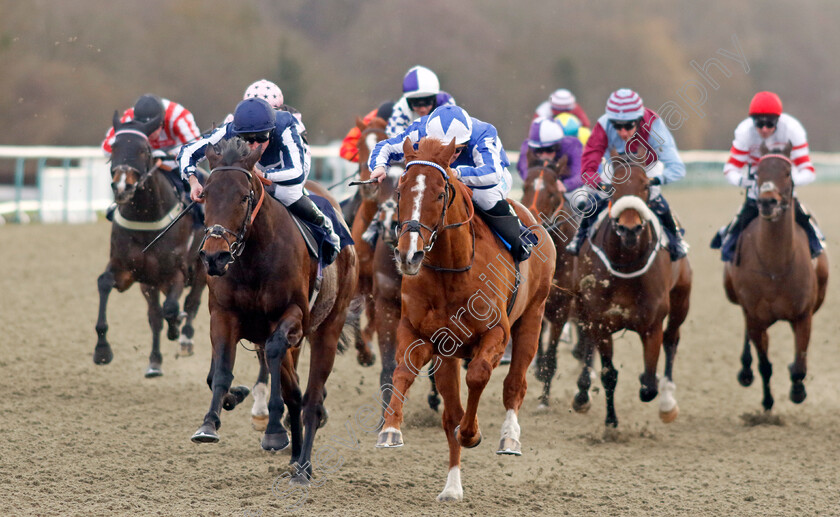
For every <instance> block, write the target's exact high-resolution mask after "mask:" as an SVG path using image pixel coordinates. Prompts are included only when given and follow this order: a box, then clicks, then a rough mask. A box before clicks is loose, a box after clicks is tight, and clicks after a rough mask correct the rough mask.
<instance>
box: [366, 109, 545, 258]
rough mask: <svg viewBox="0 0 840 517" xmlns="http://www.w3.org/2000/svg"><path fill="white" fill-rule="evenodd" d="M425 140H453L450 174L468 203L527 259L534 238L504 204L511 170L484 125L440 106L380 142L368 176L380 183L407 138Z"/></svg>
mask: <svg viewBox="0 0 840 517" xmlns="http://www.w3.org/2000/svg"><path fill="white" fill-rule="evenodd" d="M425 137H429V138H434V139H437V140H440V141H441V142H442V143H443V144H444V145H446V144H448V143H449V142H451V141H452V139H453V138H454V139H455V154H453V155H452V160H451V161H450V164H449V165H450V168H451V169H450V170H452V171H453V172H454V173H455V175H456V176H457V177H458V179H460V180H461V181H462V182H463V183H464V184H465V185H467V186H468V187H470V189H471V190H472V191H473V197H472V201H473V203H474V204H475V205H476V206H477V207H478V208H479V209H480V210H482V211H483V212H484V213H485V214H486V215H489V216H490V217H485V220H486V221H487V223H488V224H489V225H491V226H492V228H493V229H494V230H495V231H496V232H497V233H498V234H499V235H500V236H501V237H502V238H503V239H504V240H505V241H506V242H508V243H510V245H511V254H512V255H513V259H514V260H515V261H522V260H525V259H527V258H528V257H529V256H530V254H531V247H532V246H533V245H534V244H535V243H536V242H535V239H534V236H533V235H532V234H531V233H530V232H529V231H528V230H527V229H525V230H523V228H522V224H521V222H520V221H519V218H518V217H517V216H516V213H515V212H514V211H513V209H512V208H511V206H510V204H509V203H508V202H507V200H506V199H505V198H506V197H507V194H508V192H510V185H511V181H512V180H511V176H510V172H509V171H508V170H507V166H508V165H510V162H509V161H508V158H507V154H505V150H504V147H502V142H501V141H500V140H499V136H498V133H497V132H496V128H495V127H493V126H492V125H490V124H488V123H487V122H482V121H480V120H478V119H475V118H472V117H470V116H469V115H468V114H467V112H466V111H464V110H463V109H462V108H459V107H458V106H441V107H439V108H436V109H435V110H434V111H433V112H432V113H431V114H430V115H426V116H424V117H421V118H419V119H417V120H415V121H414V122H412V124H411V125H410V126H408V128H407V129H406V130H405V131H403V132H402V133H401V134H399V135H397V136H395V137H393V138H389V139H387V140H382V141H381V142H379V143H378V144H376V147H375V148H374V150H373V152H371V154H370V162H369V163H368V166H369V167H370V170H371V171H373V172H371V175H370V177H371V178H372V179H375V180H377V181H382V178H384V177H385V175H386V173H387V169H388V165H389V164H390V163H391V162H394V161H400V160H402V159H403V148H402V146H403V142H404V141H405V139H406V138H408V139H410V140H411V142H413V143H414V144H416V143H417V142H418V141H420V139H422V138H425Z"/></svg>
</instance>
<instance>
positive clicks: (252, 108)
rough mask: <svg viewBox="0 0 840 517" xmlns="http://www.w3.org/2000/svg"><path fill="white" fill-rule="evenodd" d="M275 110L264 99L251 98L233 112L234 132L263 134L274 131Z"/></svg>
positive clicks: (238, 105) (238, 133)
mask: <svg viewBox="0 0 840 517" xmlns="http://www.w3.org/2000/svg"><path fill="white" fill-rule="evenodd" d="M274 126H275V112H274V108H272V107H271V105H270V104H269V103H268V102H266V101H265V100H264V99H259V98H253V97H252V98H249V99H245V100H243V101H242V102H240V103H239V104H237V105H236V110H234V112H233V132H234V133H235V134H237V135H240V134H242V133H262V132H265V131H269V130H271V129H274Z"/></svg>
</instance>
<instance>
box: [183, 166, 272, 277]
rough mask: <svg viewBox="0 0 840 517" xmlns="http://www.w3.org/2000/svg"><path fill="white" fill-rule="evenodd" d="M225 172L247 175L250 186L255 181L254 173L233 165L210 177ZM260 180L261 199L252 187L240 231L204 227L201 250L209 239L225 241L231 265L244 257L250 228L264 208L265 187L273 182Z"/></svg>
mask: <svg viewBox="0 0 840 517" xmlns="http://www.w3.org/2000/svg"><path fill="white" fill-rule="evenodd" d="M224 170H231V171H239V172H242V173H243V174H245V175H246V176H247V177H248V180H249V182H248V183H249V185H250V184H251V181H250V180H252V179H253V173H252V171H249V170H247V169H243V168H242V167H236V166H233V165H223V166H221V167H216V168H215V169H213V170H211V171H210V175H211V176H212V175H213V173H214V172H216V171H224ZM257 178H258V179H259V180H260V181H259V182H258V184H259V186H260V197H259V199H256V192H254V188H253V187H251V190H250V192H249V193H248V207H247V208H246V209H245V217H244V218H243V219H242V224H240V225H239V231H238V232H234V231H233V230H229V229H228V228H226V227H224V226H222V225H221V224H214V225H213V226H211V227H209V228H208V227H206V226H205V227H204V239H202V241H201V245H200V246H199V249H202V248H203V247H204V242H205V241H206V240H207V239H208V238H214V239H223V240H224V241H225V242H226V243H227V245H228V248H229V250H230V254H231V263H232V262H234V261H235V260H236V257H238V256H240V255H242V251H243V250H244V249H245V234H246V233H247V232H248V227H249V226H250V225H252V224H253V223H254V219H256V217H257V214H258V213H259V211H260V208H261V207H262V204H263V200H264V199H265V187H264V186H263V185H267V184H270V183H271V182H270V181H269V180H267V179H266V178H263V177H262V176H257ZM228 235H231V236H233V241H231V240H230V239H228Z"/></svg>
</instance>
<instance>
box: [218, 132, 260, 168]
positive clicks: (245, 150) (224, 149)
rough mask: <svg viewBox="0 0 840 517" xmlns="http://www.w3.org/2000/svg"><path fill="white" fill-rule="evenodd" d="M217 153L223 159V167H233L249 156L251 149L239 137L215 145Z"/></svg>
mask: <svg viewBox="0 0 840 517" xmlns="http://www.w3.org/2000/svg"><path fill="white" fill-rule="evenodd" d="M214 147H215V151H216V153H217V154H218V155H219V156H220V157H221V158H222V165H233V164H235V163H237V162H241V161H242V159H243V158H245V157H246V156H248V154H250V152H251V148H250V147H249V146H248V144H247V143H246V142H245V140H243V139H241V138H239V137H238V136H237V137H233V138H230V139H228V140H222V141H221V142H219V143H218V144H215V145H214Z"/></svg>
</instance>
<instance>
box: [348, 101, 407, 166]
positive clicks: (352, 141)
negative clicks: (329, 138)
mask: <svg viewBox="0 0 840 517" xmlns="http://www.w3.org/2000/svg"><path fill="white" fill-rule="evenodd" d="M393 112H394V103H393V102H390V101H389V102H383V103H382V104H381V105H380V106H379V107H378V108H376V109H374V110H371V111H370V113H368V114H367V115H365V116H364V118H362V122H364V123H365V124H370V121H371V120H373V119H374V118H381V119H382V120H385V121H388V119H390V118H391V114H392V113H393ZM361 136H362V130H361V129H359V128H358V127H356V126H353V128H352V129H351V130H350V131H348V132H347V136H345V137H344V140H342V141H341V149H339V151H338V154H339V156H341V157H342V158H344V159H345V160H347V161H348V162H353V163H359V137H361Z"/></svg>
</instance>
